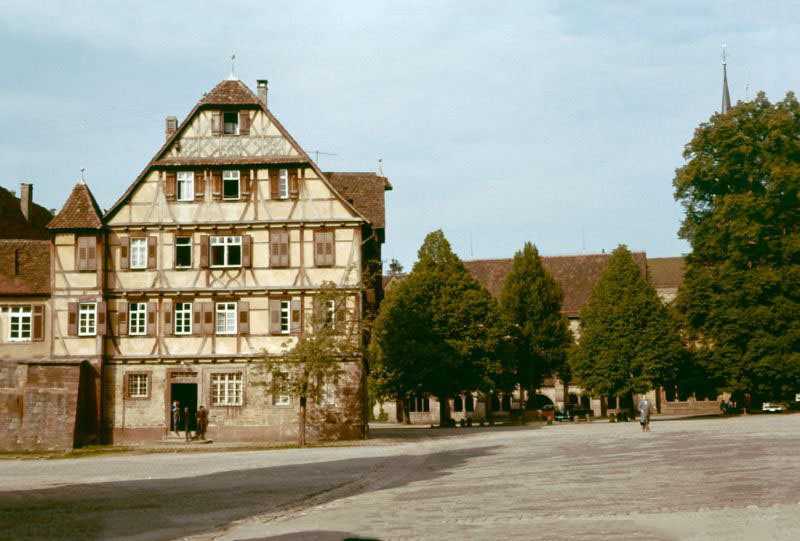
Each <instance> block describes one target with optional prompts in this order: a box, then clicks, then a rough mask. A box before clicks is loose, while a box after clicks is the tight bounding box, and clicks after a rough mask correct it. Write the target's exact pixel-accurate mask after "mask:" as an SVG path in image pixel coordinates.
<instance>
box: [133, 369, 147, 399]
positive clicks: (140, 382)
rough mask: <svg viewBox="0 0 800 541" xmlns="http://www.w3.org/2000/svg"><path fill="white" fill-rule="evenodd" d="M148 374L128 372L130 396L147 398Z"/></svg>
mask: <svg viewBox="0 0 800 541" xmlns="http://www.w3.org/2000/svg"><path fill="white" fill-rule="evenodd" d="M147 380H148V378H147V374H128V398H147V397H148V396H150V395H149V390H148V388H147V383H148V381H147Z"/></svg>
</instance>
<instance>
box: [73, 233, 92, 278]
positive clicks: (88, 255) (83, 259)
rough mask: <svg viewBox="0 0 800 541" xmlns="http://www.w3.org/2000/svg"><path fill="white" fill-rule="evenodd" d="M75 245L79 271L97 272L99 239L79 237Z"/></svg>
mask: <svg viewBox="0 0 800 541" xmlns="http://www.w3.org/2000/svg"><path fill="white" fill-rule="evenodd" d="M75 244H76V247H75V268H76V269H77V270H79V271H93V270H97V238H96V237H93V236H90V237H87V236H79V237H77V239H76V243H75Z"/></svg>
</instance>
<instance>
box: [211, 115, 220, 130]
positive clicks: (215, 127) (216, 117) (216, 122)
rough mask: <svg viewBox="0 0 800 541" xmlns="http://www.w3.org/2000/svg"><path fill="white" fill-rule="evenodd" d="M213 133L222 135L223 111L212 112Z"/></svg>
mask: <svg viewBox="0 0 800 541" xmlns="http://www.w3.org/2000/svg"><path fill="white" fill-rule="evenodd" d="M211 135H222V113H221V112H219V111H213V112H212V113H211Z"/></svg>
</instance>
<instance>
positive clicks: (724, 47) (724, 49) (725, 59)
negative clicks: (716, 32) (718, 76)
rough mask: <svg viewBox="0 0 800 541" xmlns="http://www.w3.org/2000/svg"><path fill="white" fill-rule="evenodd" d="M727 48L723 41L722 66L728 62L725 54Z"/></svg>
mask: <svg viewBox="0 0 800 541" xmlns="http://www.w3.org/2000/svg"><path fill="white" fill-rule="evenodd" d="M727 48H728V45H727V44H726V43H723V44H722V65H723V66H724V65H726V64H727V63H728V56H727V54H726V52H725V51H726V49H727Z"/></svg>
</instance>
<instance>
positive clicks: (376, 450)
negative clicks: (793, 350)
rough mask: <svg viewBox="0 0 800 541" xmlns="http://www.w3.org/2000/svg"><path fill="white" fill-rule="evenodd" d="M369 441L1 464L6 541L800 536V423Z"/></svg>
mask: <svg viewBox="0 0 800 541" xmlns="http://www.w3.org/2000/svg"><path fill="white" fill-rule="evenodd" d="M374 434H376V435H378V436H380V437H379V438H378V439H376V440H373V441H370V442H367V444H366V445H360V446H352V447H333V448H314V449H300V450H298V449H287V450H276V451H251V452H244V451H241V452H240V451H234V452H226V453H219V452H211V453H201V454H191V455H186V454H174V455H173V454H158V455H134V456H112V457H102V458H87V459H78V460H53V461H4V462H0V524H2V528H0V538H9V539H24V538H43V537H48V538H53V537H60V538H64V537H68V538H69V537H75V538H77V537H80V538H84V539H87V538H88V539H92V538H94V539H99V538H103V539H112V538H128V539H169V538H179V537H192V536H193V538H196V539H226V540H227V539H282V540H291V541H296V540H302V539H323V540H325V539H331V540H333V539H343V538H346V537H348V536H350V537H361V538H373V539H500V538H503V539H507V538H509V537H511V538H515V539H565V538H569V539H607V538H620V537H625V538H637V539H800V452H798V451H800V415H775V416H761V415H759V416H749V417H737V418H724V419H723V418H712V419H695V420H683V421H657V422H655V423H653V431H652V432H650V433H647V434H645V433H642V432H641V431H640V430H639V427H638V424H636V423H619V424H607V423H590V424H578V425H571V424H564V425H556V426H541V425H539V426H534V427H519V428H501V427H500V428H493V429H484V430H480V429H475V430H470V429H454V430H429V429H420V428H416V429H394V430H392V429H383V430H377V431H374ZM4 536H5V537H4Z"/></svg>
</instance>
